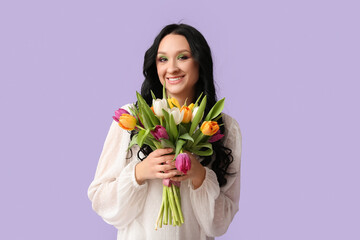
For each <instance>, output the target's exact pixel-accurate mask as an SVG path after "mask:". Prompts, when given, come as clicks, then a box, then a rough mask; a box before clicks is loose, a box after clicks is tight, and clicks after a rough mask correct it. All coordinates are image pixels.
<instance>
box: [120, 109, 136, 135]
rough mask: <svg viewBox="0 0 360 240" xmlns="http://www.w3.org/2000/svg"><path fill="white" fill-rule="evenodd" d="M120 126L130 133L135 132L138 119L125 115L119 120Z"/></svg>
mask: <svg viewBox="0 0 360 240" xmlns="http://www.w3.org/2000/svg"><path fill="white" fill-rule="evenodd" d="M119 126H120V127H121V128H123V129H125V130H128V131H131V130H134V128H135V126H136V118H134V117H133V116H131V115H130V114H126V113H124V114H123V115H121V116H120V118H119Z"/></svg>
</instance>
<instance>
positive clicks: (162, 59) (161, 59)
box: [159, 57, 167, 62]
mask: <svg viewBox="0 0 360 240" xmlns="http://www.w3.org/2000/svg"><path fill="white" fill-rule="evenodd" d="M166 60H167V58H164V57H159V62H165V61H166Z"/></svg>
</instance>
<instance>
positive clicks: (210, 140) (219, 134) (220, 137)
mask: <svg viewBox="0 0 360 240" xmlns="http://www.w3.org/2000/svg"><path fill="white" fill-rule="evenodd" d="M223 137H224V134H221V133H220V130H218V131H217V132H216V133H215V134H214V135H212V136H211V138H210V139H209V142H211V143H213V142H216V141H219V140H220V139H222V138H223Z"/></svg>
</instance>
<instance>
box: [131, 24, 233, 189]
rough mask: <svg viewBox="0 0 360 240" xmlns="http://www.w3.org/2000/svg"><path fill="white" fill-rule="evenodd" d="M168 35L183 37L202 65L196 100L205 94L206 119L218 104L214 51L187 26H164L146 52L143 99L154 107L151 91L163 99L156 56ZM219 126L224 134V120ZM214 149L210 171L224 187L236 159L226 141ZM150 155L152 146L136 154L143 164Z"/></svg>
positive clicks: (196, 89) (210, 157) (201, 36)
mask: <svg viewBox="0 0 360 240" xmlns="http://www.w3.org/2000/svg"><path fill="white" fill-rule="evenodd" d="M168 34H178V35H182V36H184V37H185V38H186V40H187V41H188V43H189V46H190V49H191V54H192V56H193V58H194V59H195V61H196V62H197V63H198V64H199V79H198V81H197V83H196V84H195V98H194V99H197V98H198V97H199V96H200V94H201V93H202V92H203V94H204V95H206V97H207V104H206V108H205V113H204V116H206V114H207V113H208V112H209V111H210V109H211V107H212V106H213V105H214V104H215V103H216V101H217V97H216V91H215V85H214V76H213V61H212V56H211V50H210V47H209V45H208V43H207V42H206V40H205V38H204V36H203V35H202V34H201V33H200V32H199V31H198V30H196V29H195V28H194V27H192V26H189V25H187V24H170V25H167V26H165V27H164V28H163V29H162V30H161V32H160V33H159V34H158V35H157V37H156V38H155V40H154V43H153V44H152V45H151V47H150V48H149V49H148V50H147V51H146V53H145V56H144V66H143V74H144V76H145V80H144V82H143V84H142V86H141V95H142V97H143V98H144V99H145V101H146V102H147V103H148V104H149V105H151V104H152V96H151V93H150V90H152V91H153V92H154V94H155V96H156V97H159V98H160V97H161V96H162V88H163V86H162V84H161V83H160V79H159V76H158V73H157V68H156V56H157V52H158V48H159V44H160V42H161V40H162V39H163V38H164V37H165V36H166V35H168ZM218 123H219V125H220V126H221V127H220V131H221V132H222V133H224V132H225V126H224V125H222V123H223V121H222V119H221V118H220V119H219V121H218ZM200 124H201V123H200ZM133 135H134V132H132V134H131V137H132V136H133ZM212 145H213V150H214V155H215V156H214V161H213V163H212V165H211V169H212V170H213V171H214V172H215V173H216V176H217V179H218V182H219V185H220V186H223V185H225V184H226V182H227V180H226V177H225V176H226V175H231V174H233V173H229V172H228V171H227V170H228V167H229V165H230V164H231V163H232V161H233V156H232V154H231V152H232V151H231V149H229V148H227V147H225V146H224V145H223V141H221V140H220V141H217V142H214V143H212ZM140 152H142V153H143V154H144V156H145V157H140V154H139V153H140ZM151 152H152V150H151V148H150V147H149V146H147V145H143V146H142V147H141V148H140V150H139V152H138V153H137V156H138V157H139V159H140V160H143V159H145V158H146V156H148V155H149V154H150V153H151ZM211 160H212V156H208V157H205V159H204V160H203V161H202V162H201V164H202V165H203V166H207V165H209V164H210V162H211Z"/></svg>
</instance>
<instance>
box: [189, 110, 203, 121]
mask: <svg viewBox="0 0 360 240" xmlns="http://www.w3.org/2000/svg"><path fill="white" fill-rule="evenodd" d="M198 110H199V107H195V108H194V109H193V111H192V117H191V121H193V120H194V117H195V115H196V113H197V111H198ZM203 116H204V113H203V115H202V116H201V118H200V119H202V117H203Z"/></svg>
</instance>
